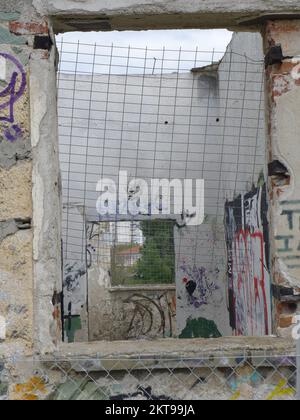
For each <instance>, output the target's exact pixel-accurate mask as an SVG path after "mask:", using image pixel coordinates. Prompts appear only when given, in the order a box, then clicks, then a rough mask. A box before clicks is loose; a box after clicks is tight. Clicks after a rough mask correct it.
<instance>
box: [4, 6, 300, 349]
mask: <svg viewBox="0 0 300 420" xmlns="http://www.w3.org/2000/svg"><path fill="white" fill-rule="evenodd" d="M109 3H110V2H109ZM268 8H269V10H268V16H267V18H268V19H269V20H270V15H272V14H274V15H273V19H274V20H275V21H274V22H273V21H268V23H267V24H264V23H262V22H263V21H261V20H260V18H261V15H262V14H264V13H265V9H266V7H265V2H263V1H260V0H256V1H254V2H251V4H250V5H249V4H244V3H243V2H231V1H225V2H224V1H214V2H212V1H209V0H206V1H204V2H201V4H199V2H198V1H191V2H189V4H186V2H183V1H180V0H178V1H172V2H163V3H162V2H161V1H154V2H151V5H150V4H149V2H147V1H140V2H137V1H129V0H127V1H125V0H120V1H115V2H114V3H113V5H111V4H108V2H106V1H101V2H99V1H84V2H83V1H80V2H79V1H55V0H52V1H47V2H46V1H39V0H34V1H29V0H28V1H25V0H24V1H14V0H12V1H10V2H3V1H1V8H0V22H1V25H0V42H1V51H0V78H1V80H2V83H1V98H0V99H1V108H0V118H1V142H0V180H1V191H0V198H1V199H0V203H1V210H0V223H1V225H0V226H1V230H0V273H1V276H0V285H1V292H0V316H1V318H0V333H1V337H0V339H1V348H0V353H1V354H5V355H6V356H7V355H11V354H15V353H16V352H18V353H22V352H26V351H27V350H31V349H32V348H33V347H35V349H36V350H37V351H39V352H51V351H52V350H53V349H54V348H55V346H56V344H57V343H59V342H60V340H61V321H60V319H61V313H60V305H61V302H60V293H61V284H62V279H61V246H60V241H61V229H60V220H61V210H60V209H61V203H60V195H61V190H60V176H59V165H58V154H57V149H58V140H57V137H58V136H57V129H56V127H57V124H56V121H57V115H56V114H57V111H56V68H57V62H58V56H57V53H56V49H55V46H54V43H55V39H54V31H53V25H52V24H54V30H55V31H59V30H64V31H68V30H74V29H79V30H81V29H82V30H87V29H89V30H91V29H93V28H94V29H99V25H100V23H99V22H103V18H105V19H104V21H105V22H106V21H107V22H108V24H107V23H106V25H107V26H106V29H130V28H135V29H137V28H142V27H143V28H147V27H148V28H150V27H152V28H154V27H155V26H159V27H161V28H165V27H169V28H170V27H174V28H183V27H191V26H192V27H199V28H207V27H224V26H226V27H228V28H232V29H243V30H247V29H248V28H249V27H250V28H251V29H255V30H257V31H259V30H261V29H262V26H263V27H264V28H265V31H264V41H265V53H269V52H270V50H272V47H274V46H275V45H276V44H278V43H280V44H282V48H283V57H281V60H278V58H277V61H276V59H274V57H273V56H272V54H271V55H269V57H268V60H267V80H268V88H267V92H268V109H269V113H268V123H267V126H268V127H269V132H268V136H269V139H270V143H269V147H268V151H269V152H268V163H271V164H273V163H274V162H275V164H276V163H277V161H278V162H279V169H276V165H271V166H270V175H271V176H270V177H269V181H270V182H269V186H270V187H271V188H270V191H271V219H270V244H271V273H272V280H273V282H274V284H275V287H273V289H274V292H275V293H274V296H273V299H274V303H275V305H274V308H275V315H276V316H274V318H276V319H275V327H277V326H278V325H279V326H280V327H281V328H283V327H290V325H291V324H292V322H293V316H294V314H295V313H297V311H298V296H299V293H300V290H299V267H298V264H297V261H298V260H299V246H298V244H299V236H300V233H299V225H298V222H299V218H298V216H297V215H298V213H299V209H298V206H299V197H300V193H299V188H300V187H299V185H298V181H297V179H298V167H299V165H298V163H297V153H295V151H297V143H296V140H297V137H298V131H299V130H298V120H299V119H298V118H297V115H298V102H299V83H298V82H299V76H298V73H299V55H300V46H299V36H298V35H299V22H298V21H297V20H290V21H289V20H286V21H276V18H277V17H282V14H285V13H295V16H297V13H299V12H300V6H299V3H298V2H296V1H290V2H289V3H288V5H286V2H285V1H271V2H269V4H268ZM133 11H134V14H133ZM180 14H182V16H180ZM175 15H177V18H176V17H175ZM279 15H281V16H279ZM158 16H159V19H158V18H157V17H158ZM146 18H147V19H146ZM148 18H149V19H148ZM179 18H180V21H179V20H178V19H179ZM91 21H92V24H91V25H90V26H89V28H87V26H86V25H87V22H91ZM147 25H148V26H147ZM100 28H101V26H100ZM284 57H288V58H286V59H284ZM274 166H275V169H274ZM283 167H284V168H285V169H283ZM245 192H246V191H245ZM233 198H234V197H233ZM228 212H229V213H228V214H230V205H229V206H228ZM259 231H260V235H259V236H260V237H261V235H263V232H264V229H263V226H261V227H260V230H259ZM258 240H259V239H258V238H255V241H254V242H257V241H258ZM229 249H230V248H229ZM264 267H265V265H264ZM179 277H180V276H179ZM182 291H183V293H184V290H182ZM185 316H186V318H187V317H188V316H189V315H188V314H187V315H185ZM183 319H184V317H183ZM181 325H182V327H184V321H182V324H181ZM287 334H290V333H289V332H288V333H287ZM288 336H289V335H288Z"/></svg>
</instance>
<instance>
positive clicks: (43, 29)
mask: <svg viewBox="0 0 300 420" xmlns="http://www.w3.org/2000/svg"><path fill="white" fill-rule="evenodd" d="M9 30H10V32H12V33H14V34H15V35H37V34H48V33H49V27H48V23H47V22H45V21H43V22H26V23H24V22H10V23H9Z"/></svg>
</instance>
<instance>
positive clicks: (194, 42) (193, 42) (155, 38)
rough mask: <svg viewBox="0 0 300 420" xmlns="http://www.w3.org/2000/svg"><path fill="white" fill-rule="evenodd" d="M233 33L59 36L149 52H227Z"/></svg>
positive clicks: (94, 33) (191, 32)
mask: <svg viewBox="0 0 300 420" xmlns="http://www.w3.org/2000/svg"><path fill="white" fill-rule="evenodd" d="M231 36H232V33H231V32H229V31H227V30H223V29H220V30H207V31H203V30H199V29H196V30H168V31H167V30H165V31H139V32H100V33H97V32H87V33H82V32H71V33H67V34H64V35H59V36H58V40H59V41H60V40H61V39H62V38H63V39H64V41H65V42H77V41H80V42H84V43H87V44H94V43H97V44H102V45H111V44H112V43H114V44H115V45H117V46H124V47H127V46H129V45H130V46H131V47H140V48H145V47H146V46H147V47H148V48H153V49H155V48H158V49H161V48H163V47H165V48H166V49H176V50H177V49H179V48H180V47H181V48H182V49H184V50H189V49H192V50H194V49H195V48H196V47H198V48H199V50H201V51H204V50H205V51H211V50H213V49H215V50H216V51H224V50H225V49H226V46H227V45H228V43H229V42H230V39H231Z"/></svg>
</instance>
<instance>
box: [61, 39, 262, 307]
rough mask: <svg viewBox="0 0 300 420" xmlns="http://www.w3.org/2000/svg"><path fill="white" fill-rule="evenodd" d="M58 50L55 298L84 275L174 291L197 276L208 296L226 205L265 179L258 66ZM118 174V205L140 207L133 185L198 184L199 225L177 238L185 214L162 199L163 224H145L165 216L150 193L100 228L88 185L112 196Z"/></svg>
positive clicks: (161, 53)
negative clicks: (59, 197) (105, 182)
mask: <svg viewBox="0 0 300 420" xmlns="http://www.w3.org/2000/svg"><path fill="white" fill-rule="evenodd" d="M58 48H59V50H60V69H59V78H58V79H59V80H58V83H59V85H58V86H59V107H58V111H59V131H60V160H61V171H62V182H63V200H64V212H63V243H64V261H65V283H64V284H65V287H66V288H67V293H66V294H68V292H70V291H72V289H73V290H74V287H75V286H74V285H77V286H78V278H82V276H86V277H87V278H88V277H89V278H88V279H87V283H88V282H89V281H90V277H91V271H92V270H93V269H96V270H98V272H99V270H100V271H101V273H102V277H104V278H105V280H104V283H105V284H106V286H110V287H112V286H133V285H138V284H141V285H145V284H160V285H161V284H171V283H173V284H175V281H176V280H177V279H178V278H179V277H181V278H182V277H183V276H184V272H183V270H182V267H183V266H185V267H192V270H193V267H199V266H201V267H204V269H205V272H206V277H207V285H208V286H209V287H208V294H209V293H211V290H213V288H211V287H210V286H211V284H212V283H213V282H214V280H215V278H216V267H217V271H218V273H220V274H218V275H219V277H220V278H224V275H225V272H226V270H227V260H226V252H227V251H226V235H225V227H224V215H225V202H226V200H233V199H234V198H235V197H237V196H238V195H239V194H240V193H244V192H245V191H250V190H251V189H252V187H253V185H255V186H257V185H258V183H259V180H260V181H261V179H263V177H264V173H265V167H264V162H265V159H264V158H265V132H264V95H263V84H264V72H263V63H262V61H261V60H260V59H259V58H257V59H253V58H249V57H247V56H245V55H243V54H241V53H240V52H239V51H234V50H232V47H230V46H229V48H228V50H227V51H226V53H225V54H224V52H217V51H211V52H207V51H200V50H199V49H198V48H197V49H195V50H194V51H185V50H182V49H179V50H167V49H165V48H163V49H161V50H152V49H150V48H145V49H141V48H133V47H128V48H124V47H118V46H115V45H111V46H101V45H97V44H95V45H87V44H80V43H77V44H76V43H74V44H70V43H65V42H63V41H62V42H60V43H59V45H58ZM120 171H122V174H123V175H122V176H124V172H126V173H127V177H128V183H129V181H132V183H131V184H129V186H128V187H127V186H125V188H126V192H125V195H126V194H127V195H126V198H125V201H126V200H128V203H130V201H131V202H132V201H135V200H136V201H138V199H137V197H139V199H140V196H141V187H140V186H139V185H138V186H137V184H136V181H134V180H137V179H142V180H143V181H144V182H146V184H147V185H148V186H150V185H151V182H152V180H153V179H160V180H161V179H166V180H169V181H171V180H174V179H176V180H179V181H181V182H182V185H183V183H184V180H187V179H193V180H196V179H204V180H205V221H204V223H203V224H202V225H201V226H195V227H192V228H188V227H187V219H188V218H189V217H190V215H189V214H188V212H186V209H185V208H184V206H182V207H181V209H182V210H181V212H180V213H179V212H178V211H177V213H176V212H175V211H174V201H175V199H176V198H179V199H180V198H182V197H179V195H180V194H179V193H178V197H177V196H176V194H175V193H174V194H173V195H172V193H171V192H170V193H169V195H167V199H168V200H170V209H171V210H170V213H169V214H166V213H164V216H161V215H160V216H157V215H156V216H155V217H154V216H153V214H152V213H151V210H152V209H153V201H154V202H155V204H154V205H155V206H156V209H158V210H159V211H161V210H162V209H163V208H164V202H163V201H162V196H161V190H159V191H160V192H159V194H158V195H156V197H154V198H153V196H151V197H149V201H148V202H146V204H145V205H144V207H143V209H142V211H140V212H138V213H137V214H135V215H131V214H128V215H126V216H124V215H123V213H122V212H121V208H122V206H124V203H122V202H121V199H120V197H119V196H118V201H117V208H116V211H115V214H110V215H109V216H105V217H104V216H103V214H102V215H101V216H99V208H100V207H101V206H102V207H101V209H103V207H105V205H106V204H107V203H106V202H104V203H103V202H102V204H99V205H98V207H97V203H99V201H98V200H99V195H100V194H99V191H98V192H97V191H96V186H97V183H98V182H99V180H101V179H110V180H113V181H115V183H116V185H117V192H118V193H119V192H120V189H121V186H123V184H120V180H119V178H118V177H119V173H120ZM122 182H125V181H124V179H123V181H122ZM143 185H144V184H143ZM149 190H151V187H150V188H149ZM149 190H148V193H149ZM175 191H178V190H175ZM180 191H182V190H180ZM193 192H195V186H194V187H193ZM183 194H184V192H183ZM140 200H141V199H140ZM168 200H167V202H168ZM172 200H173V201H172ZM136 201H135V202H136ZM234 205H236V204H234V203H233V206H234ZM101 209H100V212H101ZM172 210H173V212H172ZM121 213H122V214H121ZM89 273H90V275H89ZM98 277H99V273H98ZM223 283H224V280H223ZM80 287H82V286H80ZM88 287H89V286H88V284H86V286H84V288H85V291H82V294H85V298H84V299H85V300H87V301H88V297H87V295H88V293H89V291H88ZM218 287H219V288H222V289H224V287H225V285H224V284H221V285H219V286H218ZM201 299H202V301H203V299H204V300H205V299H206V297H205V296H204V297H202V298H201ZM82 304H83V303H82ZM91 305H92V306H93V303H91ZM81 306H82V305H81ZM87 306H89V303H88V302H87ZM69 309H70V302H69V301H68V298H67V300H66V305H65V311H69ZM74 311H75V312H74ZM72 313H75V315H76V314H77V315H78V310H76V309H75V307H74V305H73V312H72Z"/></svg>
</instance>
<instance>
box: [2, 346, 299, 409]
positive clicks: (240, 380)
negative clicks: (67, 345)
mask: <svg viewBox="0 0 300 420" xmlns="http://www.w3.org/2000/svg"><path fill="white" fill-rule="evenodd" d="M296 362H297V358H296V357H295V356H291V355H277V356H273V355H271V356H270V355H266V354H264V355H259V356H247V355H243V356H231V357H227V356H224V357H222V356H221V357H220V356H212V357H195V358H184V357H180V358H177V357H174V358H168V359H164V358H163V357H161V358H156V357H152V358H151V357H145V358H144V357H136V358H133V359H132V358H100V357H99V358H93V359H77V360H76V359H66V360H44V361H41V360H30V361H28V360H26V361H14V360H7V361H6V362H5V363H3V364H2V373H1V381H0V391H1V394H2V397H1V399H2V400H5V399H12V400H68V401H70V400H71V401H74V400H107V401H114V400H119V401H122V400H148V401H159V400H169V401H175V400H177V401H178V400H181V401H184V400H270V401H271V400H295V399H296V387H297V384H296V382H297V368H296V364H297V363H296Z"/></svg>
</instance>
